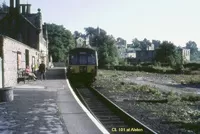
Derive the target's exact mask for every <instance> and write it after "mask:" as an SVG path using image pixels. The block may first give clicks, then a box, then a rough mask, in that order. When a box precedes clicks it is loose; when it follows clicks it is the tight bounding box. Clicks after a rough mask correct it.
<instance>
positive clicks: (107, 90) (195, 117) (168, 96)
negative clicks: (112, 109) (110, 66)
mask: <svg viewBox="0 0 200 134" xmlns="http://www.w3.org/2000/svg"><path fill="white" fill-rule="evenodd" d="M94 87H95V88H96V89H98V90H99V91H100V92H102V93H103V94H104V95H105V96H107V97H108V98H109V99H110V100H112V101H113V102H114V103H116V104H117V105H118V106H120V107H121V108H122V109H124V110H125V111H126V112H128V113H129V114H130V115H132V116H133V117H135V118H136V119H138V120H139V121H141V122H142V123H144V124H145V125H147V126H149V127H150V128H152V129H153V130H155V131H156V132H158V133H161V134H180V133H181V134H182V133H183V134H184V133H187V134H188V133H189V134H190V133H191V134H195V133H200V131H199V127H198V126H200V101H183V100H182V98H181V96H180V95H183V94H186V95H190V94H192V95H193V94H198V93H199V92H200V90H199V88H198V85H195V86H192V85H181V84H179V83H177V82H176V81H175V80H174V79H173V77H172V75H171V76H170V75H163V74H150V73H140V72H139V73H138V72H136V73H134V72H125V71H105V70H103V71H102V70H101V71H100V72H99V75H98V77H97V81H96V82H95V83H94ZM152 101H153V102H152ZM191 126H192V127H195V128H191Z"/></svg>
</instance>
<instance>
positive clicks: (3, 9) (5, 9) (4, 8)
mask: <svg viewBox="0 0 200 134" xmlns="http://www.w3.org/2000/svg"><path fill="white" fill-rule="evenodd" d="M8 10H9V7H8V6H7V4H6V2H5V1H4V2H3V3H2V4H1V5H0V12H5V13H7V12H8Z"/></svg>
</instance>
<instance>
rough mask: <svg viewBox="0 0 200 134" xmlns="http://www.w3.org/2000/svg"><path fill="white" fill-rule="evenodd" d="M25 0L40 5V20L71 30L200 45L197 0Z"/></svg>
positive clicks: (35, 10)
mask: <svg viewBox="0 0 200 134" xmlns="http://www.w3.org/2000/svg"><path fill="white" fill-rule="evenodd" d="M1 1H2V0H1ZM5 1H6V3H8V4H9V0H5ZM27 2H28V3H29V4H32V7H31V12H32V13H36V12H37V9H38V8H40V9H41V12H42V15H43V21H44V22H47V23H55V24H58V25H63V26H64V27H65V28H66V29H68V30H70V31H71V32H72V33H73V32H74V31H75V30H77V31H80V32H83V33H84V28H85V27H89V26H91V27H95V28H96V27H97V26H99V27H100V28H102V29H104V30H105V31H106V32H107V33H108V34H110V35H113V36H114V37H115V38H117V37H121V38H123V39H125V40H126V41H127V43H131V41H132V39H133V38H138V39H139V40H143V39H144V38H147V39H148V40H152V39H156V40H161V41H163V40H167V41H171V42H173V43H174V44H175V45H177V46H178V45H180V46H185V44H186V42H188V41H189V40H192V41H195V42H196V43H197V45H198V48H200V8H199V5H200V0H40V1H39V0H21V3H27Z"/></svg>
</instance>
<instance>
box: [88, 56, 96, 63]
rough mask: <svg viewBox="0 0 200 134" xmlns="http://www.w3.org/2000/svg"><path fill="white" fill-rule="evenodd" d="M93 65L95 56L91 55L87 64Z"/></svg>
mask: <svg viewBox="0 0 200 134" xmlns="http://www.w3.org/2000/svg"><path fill="white" fill-rule="evenodd" d="M95 63H96V57H95V55H93V54H91V55H88V64H91V65H94V64H95Z"/></svg>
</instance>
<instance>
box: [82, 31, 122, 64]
mask: <svg viewBox="0 0 200 134" xmlns="http://www.w3.org/2000/svg"><path fill="white" fill-rule="evenodd" d="M85 31H86V35H90V42H91V43H90V45H91V46H92V47H95V48H96V49H97V51H98V58H99V66H105V65H116V64H118V59H119V56H118V50H117V48H116V45H115V43H116V40H115V39H114V37H113V36H110V35H107V33H106V31H105V30H103V29H99V28H93V27H88V28H85Z"/></svg>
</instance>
